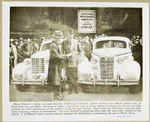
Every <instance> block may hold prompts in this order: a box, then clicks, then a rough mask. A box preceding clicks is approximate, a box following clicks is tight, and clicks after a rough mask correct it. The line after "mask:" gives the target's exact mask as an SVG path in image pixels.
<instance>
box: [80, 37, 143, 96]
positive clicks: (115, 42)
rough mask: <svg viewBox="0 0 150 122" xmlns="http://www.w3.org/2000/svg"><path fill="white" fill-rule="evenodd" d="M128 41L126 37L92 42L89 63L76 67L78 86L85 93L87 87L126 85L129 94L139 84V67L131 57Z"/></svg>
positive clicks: (103, 38)
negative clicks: (128, 88) (79, 85)
mask: <svg viewBox="0 0 150 122" xmlns="http://www.w3.org/2000/svg"><path fill="white" fill-rule="evenodd" d="M129 42H130V40H129V39H128V38H126V37H118V36H110V37H101V38H97V39H96V40H95V41H94V42H93V53H92V58H91V60H90V61H87V60H86V61H83V62H81V63H80V64H79V65H78V81H77V82H78V84H81V90H82V91H85V90H86V89H85V87H82V86H87V85H93V86H96V85H117V86H121V85H126V86H130V93H134V92H135V87H136V86H137V85H138V84H139V79H140V65H139V64H138V63H137V62H136V61H134V58H133V56H132V52H131V48H130V44H129Z"/></svg>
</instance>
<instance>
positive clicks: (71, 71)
mask: <svg viewBox="0 0 150 122" xmlns="http://www.w3.org/2000/svg"><path fill="white" fill-rule="evenodd" d="M66 74H67V78H68V92H72V91H73V90H75V92H77V68H76V67H66Z"/></svg>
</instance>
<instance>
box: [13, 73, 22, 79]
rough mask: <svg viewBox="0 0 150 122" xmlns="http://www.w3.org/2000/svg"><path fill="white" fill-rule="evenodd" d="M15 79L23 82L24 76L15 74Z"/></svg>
mask: <svg viewBox="0 0 150 122" xmlns="http://www.w3.org/2000/svg"><path fill="white" fill-rule="evenodd" d="M14 79H17V80H22V79H23V74H14Z"/></svg>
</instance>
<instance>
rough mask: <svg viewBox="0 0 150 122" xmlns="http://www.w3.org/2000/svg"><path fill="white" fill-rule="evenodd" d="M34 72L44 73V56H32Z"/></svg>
mask: <svg viewBox="0 0 150 122" xmlns="http://www.w3.org/2000/svg"><path fill="white" fill-rule="evenodd" d="M32 73H44V58H32Z"/></svg>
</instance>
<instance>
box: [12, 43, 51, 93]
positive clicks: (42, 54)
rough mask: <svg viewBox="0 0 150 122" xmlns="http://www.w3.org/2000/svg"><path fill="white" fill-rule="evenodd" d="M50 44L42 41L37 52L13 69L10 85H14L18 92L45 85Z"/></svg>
mask: <svg viewBox="0 0 150 122" xmlns="http://www.w3.org/2000/svg"><path fill="white" fill-rule="evenodd" d="M51 42H52V40H47V41H44V42H43V43H42V45H41V47H40V51H39V52H36V53H34V54H33V55H32V56H31V58H26V59H24V61H23V62H22V63H19V64H17V65H16V66H15V67H14V69H13V73H12V77H13V80H12V81H11V84H16V86H17V89H18V90H19V91H24V90H25V89H26V88H27V87H28V85H42V86H44V85H47V76H48V66H49V57H50V50H49V49H50V48H49V47H50V44H51Z"/></svg>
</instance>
